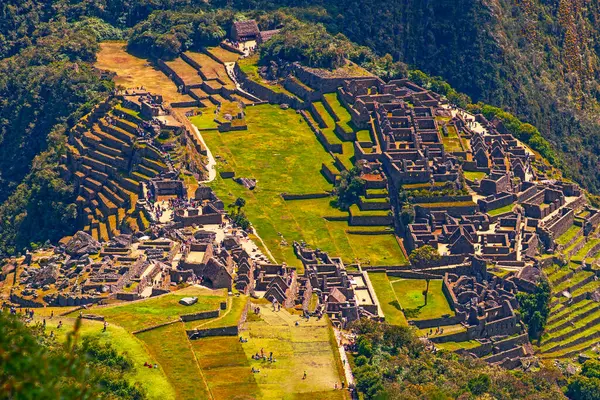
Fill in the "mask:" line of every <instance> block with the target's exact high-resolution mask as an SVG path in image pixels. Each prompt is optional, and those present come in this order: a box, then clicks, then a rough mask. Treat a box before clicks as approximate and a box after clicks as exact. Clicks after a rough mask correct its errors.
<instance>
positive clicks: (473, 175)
mask: <svg viewBox="0 0 600 400" xmlns="http://www.w3.org/2000/svg"><path fill="white" fill-rule="evenodd" d="M463 175H464V176H465V179H468V180H470V181H474V180H475V179H478V180H482V179H483V178H485V176H486V175H487V174H486V173H485V172H479V171H463Z"/></svg>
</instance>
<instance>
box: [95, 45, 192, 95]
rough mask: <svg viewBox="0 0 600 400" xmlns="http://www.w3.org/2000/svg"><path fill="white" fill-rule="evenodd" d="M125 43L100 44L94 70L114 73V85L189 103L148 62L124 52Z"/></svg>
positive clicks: (160, 72) (171, 82)
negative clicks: (139, 88) (140, 88)
mask: <svg viewBox="0 0 600 400" xmlns="http://www.w3.org/2000/svg"><path fill="white" fill-rule="evenodd" d="M126 45H127V44H126V43H125V42H103V43H100V51H99V52H98V54H97V59H98V60H97V61H96V64H95V66H96V68H99V69H103V70H108V71H112V72H115V73H116V74H117V76H116V77H115V83H116V84H117V85H122V86H124V87H125V88H134V87H140V86H143V87H145V88H146V89H147V90H149V91H151V92H153V93H158V94H162V95H163V97H164V99H165V100H166V101H168V102H177V101H191V100H193V99H192V98H191V97H190V96H188V95H183V94H181V93H177V86H176V85H175V83H173V81H171V80H170V79H169V77H168V76H166V75H165V74H163V73H162V71H160V70H159V69H158V68H156V67H155V66H153V65H152V64H151V62H150V61H148V60H145V59H143V58H138V57H135V56H133V55H131V54H129V53H127V51H126V49H125V48H126Z"/></svg>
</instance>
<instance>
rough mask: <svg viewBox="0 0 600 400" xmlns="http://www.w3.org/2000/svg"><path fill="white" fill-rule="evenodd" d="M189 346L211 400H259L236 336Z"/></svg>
mask: <svg viewBox="0 0 600 400" xmlns="http://www.w3.org/2000/svg"><path fill="white" fill-rule="evenodd" d="M190 343H191V345H192V349H193V350H194V353H195V354H196V358H197V359H198V364H199V366H200V369H201V370H202V374H203V375H204V377H205V379H206V381H207V384H208V387H209V388H210V393H211V394H212V396H213V397H214V398H215V399H240V400H241V399H256V398H260V390H259V389H258V385H257V384H256V380H255V378H254V376H255V374H253V373H252V371H251V366H250V362H249V361H248V359H247V358H246V353H244V349H243V347H242V344H241V343H240V341H239V338H238V337H230V336H219V337H209V338H202V339H199V340H192V341H190Z"/></svg>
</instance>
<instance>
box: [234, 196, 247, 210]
mask: <svg viewBox="0 0 600 400" xmlns="http://www.w3.org/2000/svg"><path fill="white" fill-rule="evenodd" d="M234 204H235V206H236V207H237V208H238V211H239V210H241V208H242V207H244V206H245V205H246V200H244V199H243V198H242V197H238V198H237V199H235V203H234Z"/></svg>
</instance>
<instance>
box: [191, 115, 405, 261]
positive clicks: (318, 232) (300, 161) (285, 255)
mask: <svg viewBox="0 0 600 400" xmlns="http://www.w3.org/2000/svg"><path fill="white" fill-rule="evenodd" d="M246 122H247V123H248V131H244V132H226V133H220V132H217V131H211V132H204V133H203V136H204V139H205V140H206V142H207V144H208V146H209V148H210V149H211V151H212V152H213V154H215V155H219V156H220V157H221V161H220V162H219V165H218V168H219V169H231V170H233V171H235V174H236V176H239V177H252V178H256V179H257V180H258V183H257V186H256V188H255V189H254V190H252V191H250V190H247V189H246V188H244V187H243V186H241V185H239V184H237V183H235V182H234V181H233V180H231V179H222V178H220V177H219V176H217V179H216V180H215V181H214V182H213V183H211V186H212V187H213V189H214V190H215V192H216V193H217V195H218V196H219V197H220V198H221V199H222V200H223V201H224V202H225V204H229V203H231V202H233V201H235V199H236V198H237V197H243V198H244V199H245V200H246V206H245V207H244V209H245V212H246V214H247V215H248V217H249V219H250V221H251V222H252V224H253V225H254V227H255V228H256V230H257V231H258V234H259V235H260V236H261V238H262V239H263V240H264V241H265V244H266V245H267V247H268V248H269V250H270V251H271V253H272V254H273V256H274V257H275V259H276V261H277V262H283V261H285V262H287V263H288V264H290V265H293V266H297V267H301V263H300V262H299V261H298V259H297V258H296V256H295V255H294V252H293V249H292V243H293V241H294V240H297V241H299V240H304V241H306V242H307V243H308V244H309V245H311V246H314V247H319V248H321V249H322V250H325V251H328V252H330V254H331V255H332V256H340V257H342V258H343V259H344V261H346V262H353V261H354V260H355V259H357V258H358V259H361V260H365V261H367V260H369V261H370V262H371V264H375V263H379V262H385V265H397V264H403V263H406V260H405V258H404V256H403V253H402V251H401V249H400V247H399V246H398V244H397V243H396V241H395V239H394V237H393V236H392V235H391V234H390V235H388V236H386V235H381V236H377V237H368V238H365V237H363V236H361V237H355V236H356V235H349V234H347V233H346V230H347V229H348V224H347V222H344V221H327V220H325V219H324V218H323V217H329V216H334V217H346V218H347V217H348V213H347V212H343V211H340V210H338V209H335V208H333V207H332V206H331V205H330V202H331V200H332V199H331V198H320V199H310V200H293V201H285V200H283V199H282V197H281V196H280V194H281V193H283V192H287V193H295V194H300V193H323V192H325V191H330V190H332V185H331V184H330V183H329V182H327V180H326V179H325V177H324V176H323V175H322V174H321V172H320V170H321V164H322V163H324V162H325V163H328V162H331V157H330V156H329V154H328V153H327V152H326V151H325V150H324V149H323V146H322V145H321V144H320V143H319V141H318V140H317V138H316V137H315V135H314V134H313V132H312V131H311V130H310V128H309V127H308V125H307V124H306V123H305V122H304V120H303V119H302V118H301V117H300V116H299V115H297V114H296V113H295V112H294V111H293V110H282V109H280V108H279V107H278V106H275V105H261V106H254V107H247V108H246ZM279 233H281V235H282V236H283V240H284V241H282V237H281V236H280V235H279ZM367 239H368V240H367ZM367 241H368V243H369V244H368V245H365V243H366V242H367ZM286 242H287V243H286Z"/></svg>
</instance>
